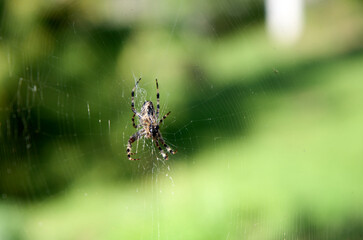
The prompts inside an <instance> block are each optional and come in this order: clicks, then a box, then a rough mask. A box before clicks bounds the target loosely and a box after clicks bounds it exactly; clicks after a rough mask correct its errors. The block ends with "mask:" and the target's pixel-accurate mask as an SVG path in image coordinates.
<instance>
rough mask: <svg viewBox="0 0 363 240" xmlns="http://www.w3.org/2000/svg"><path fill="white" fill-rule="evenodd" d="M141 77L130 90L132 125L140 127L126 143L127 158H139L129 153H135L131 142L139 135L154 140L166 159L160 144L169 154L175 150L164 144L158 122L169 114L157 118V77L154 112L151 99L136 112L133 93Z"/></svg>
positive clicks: (158, 106)
mask: <svg viewBox="0 0 363 240" xmlns="http://www.w3.org/2000/svg"><path fill="white" fill-rule="evenodd" d="M140 80H141V78H139V80H138V81H137V82H136V84H135V87H134V88H133V89H132V92H131V110H132V111H133V112H134V115H133V116H132V125H133V127H134V128H136V129H137V128H139V127H142V128H141V129H140V130H139V131H137V132H136V133H135V134H134V135H132V136H131V137H130V139H129V141H128V143H127V148H126V153H127V157H128V158H129V160H140V159H139V158H136V159H135V158H131V155H134V154H135V153H131V144H132V143H133V142H135V141H136V140H138V139H140V138H141V137H145V138H152V139H153V141H154V142H155V145H156V147H157V148H158V149H159V151H160V153H161V155H162V156H163V158H164V159H165V160H168V154H167V153H165V152H164V151H163V149H161V147H160V144H159V143H161V144H162V145H164V147H165V148H166V150H167V151H168V152H170V153H171V154H175V153H176V152H177V151H176V150H175V151H174V150H172V149H171V148H170V147H169V146H168V145H166V143H165V141H164V139H163V137H162V136H161V132H160V127H159V126H160V124H161V123H162V122H163V121H164V120H165V118H166V117H167V116H169V114H170V112H168V113H167V114H165V115H164V116H163V117H162V118H161V119H160V121H158V118H159V109H160V105H159V96H160V95H159V85H158V79H156V103H157V105H156V112H155V109H154V106H153V103H152V102H151V101H146V102H144V105H142V107H141V112H140V113H138V112H137V111H136V109H135V102H134V95H135V89H136V86H137V84H138V83H139V82H140ZM135 116H138V117H139V123H140V124H139V125H136V124H135Z"/></svg>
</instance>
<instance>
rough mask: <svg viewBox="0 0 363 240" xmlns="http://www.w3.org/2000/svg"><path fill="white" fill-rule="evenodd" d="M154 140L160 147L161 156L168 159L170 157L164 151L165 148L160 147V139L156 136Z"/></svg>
mask: <svg viewBox="0 0 363 240" xmlns="http://www.w3.org/2000/svg"><path fill="white" fill-rule="evenodd" d="M154 142H155V145H156V147H157V148H158V149H159V151H160V154H161V156H163V158H164V159H165V160H168V159H169V157H168V154H166V153H165V152H164V151H163V149H161V147H160V145H159V141H158V139H157V138H154Z"/></svg>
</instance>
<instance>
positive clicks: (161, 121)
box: [158, 111, 171, 125]
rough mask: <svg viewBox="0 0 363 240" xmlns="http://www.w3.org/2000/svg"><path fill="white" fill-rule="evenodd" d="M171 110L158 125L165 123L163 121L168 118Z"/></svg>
mask: <svg viewBox="0 0 363 240" xmlns="http://www.w3.org/2000/svg"><path fill="white" fill-rule="evenodd" d="M170 113H171V112H170V111H169V112H168V113H167V114H165V115H164V116H163V117H162V118H161V119H160V121H159V124H158V125H160V124H162V123H163V121H164V120H165V118H167V117H168V116H169V114H170Z"/></svg>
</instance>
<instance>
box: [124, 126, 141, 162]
mask: <svg viewBox="0 0 363 240" xmlns="http://www.w3.org/2000/svg"><path fill="white" fill-rule="evenodd" d="M143 135H144V132H141V133H140V132H137V133H135V134H134V135H132V136H131V137H130V139H129V141H128V143H127V149H126V153H127V157H128V158H129V160H131V161H135V160H140V158H131V155H134V154H135V153H132V152H131V148H132V143H133V142H135V141H136V140H138V139H139V138H141V137H142V136H143Z"/></svg>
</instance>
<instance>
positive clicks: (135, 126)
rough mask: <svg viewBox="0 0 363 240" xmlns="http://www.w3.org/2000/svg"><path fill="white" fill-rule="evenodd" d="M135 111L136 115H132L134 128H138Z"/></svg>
mask: <svg viewBox="0 0 363 240" xmlns="http://www.w3.org/2000/svg"><path fill="white" fill-rule="evenodd" d="M135 115H136V114H135V113H134V115H133V116H132V126H133V127H134V128H137V127H138V126H137V125H136V124H135Z"/></svg>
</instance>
